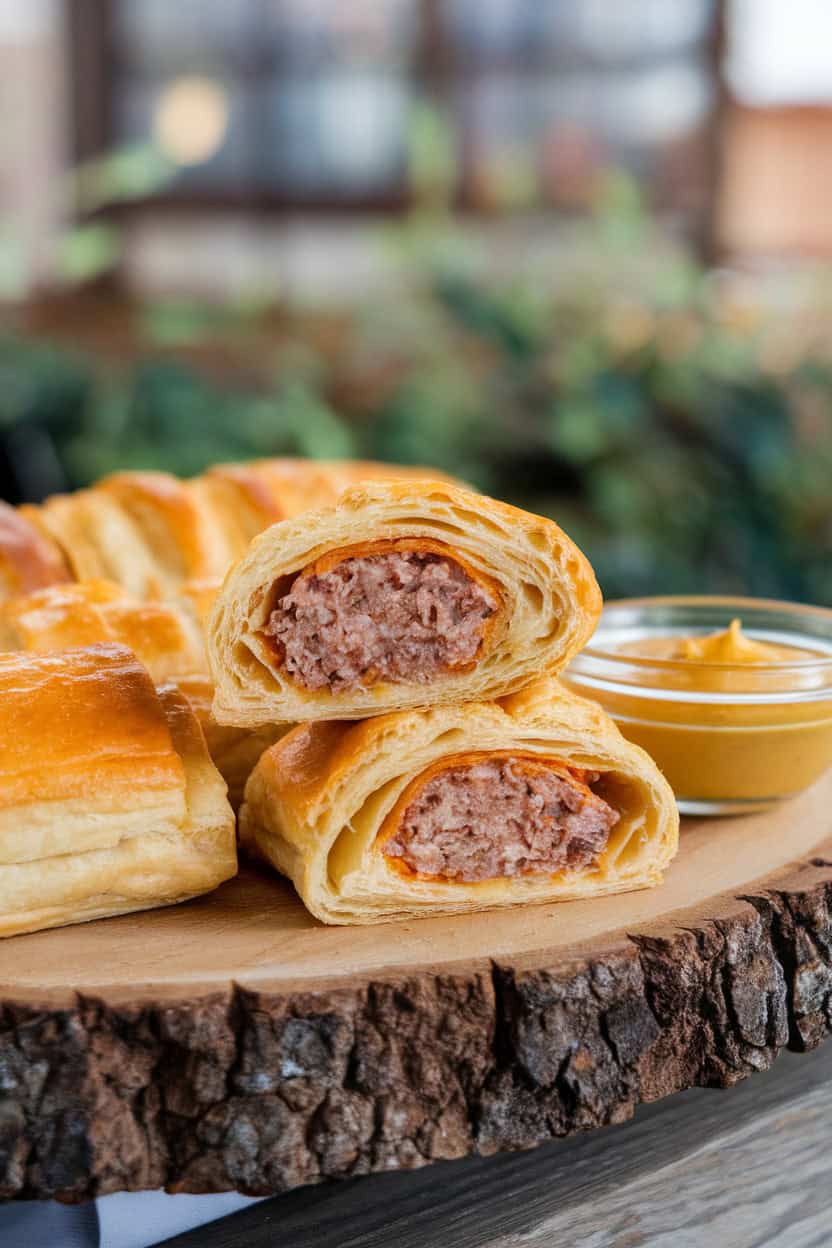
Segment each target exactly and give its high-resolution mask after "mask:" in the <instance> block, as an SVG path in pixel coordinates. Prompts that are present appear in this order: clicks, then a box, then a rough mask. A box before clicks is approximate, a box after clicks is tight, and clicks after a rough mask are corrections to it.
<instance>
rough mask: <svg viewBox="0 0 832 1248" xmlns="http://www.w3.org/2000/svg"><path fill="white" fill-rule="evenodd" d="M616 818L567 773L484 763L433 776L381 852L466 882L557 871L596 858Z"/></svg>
mask: <svg viewBox="0 0 832 1248" xmlns="http://www.w3.org/2000/svg"><path fill="white" fill-rule="evenodd" d="M618 818H619V815H618V812H617V811H615V810H613V808H612V807H611V806H609V805H608V804H607V803H606V802H605V801H604V800H603V798H601V797H599V796H598V795H597V794H596V793H593V792H592V791H591V790H590V789H589V788H588V787H587V786H586V785H585V784H582V783H581V782H580V781H578V780H573V779H572V778H571V777H569V773H568V772H566V773H563V774H560V773H558V772H557V771H554V770H544V769H543V768H542V767H540V766H534V767H528V766H524V765H523V763H522V761H520V760H518V759H511V758H509V759H501V760H498V759H493V760H484V761H482V762H477V763H470V764H467V765H461V766H459V767H449V768H448V769H447V770H446V771H442V772H440V773H439V774H438V775H436V776H434V777H433V779H431V780H429V781H428V782H427V783H426V784H425V785H424V787H423V788H422V789H420V790H419V792H418V794H417V796H416V797H415V798H414V800H413V801H412V802H411V803H410V805H409V806H408V807H407V809H406V810H405V812H404V815H403V817H402V819H401V822H400V824H399V827H398V830H397V831H396V833H395V834H394V835H393V837H391V839H390V840H388V841H386V842H385V844H384V852H385V854H387V855H389V856H390V857H392V858H399V859H401V861H402V862H403V863H405V864H406V865H407V866H408V867H410V869H411V870H412V871H416V872H418V873H420V874H422V875H432V876H442V877H443V878H445V879H450V880H459V881H462V882H465V883H474V882H476V881H477V880H493V879H499V878H501V877H505V876H516V875H532V874H552V873H554V872H558V871H563V870H578V869H580V868H582V867H588V866H590V865H591V864H592V863H594V862H595V861H596V859H597V858H598V855H599V854H600V853H601V851H602V850H603V849H604V847H605V846H606V843H607V840H608V837H609V834H610V829H611V828H612V827H613V826H614V825H615V824H616V823H617V822H618Z"/></svg>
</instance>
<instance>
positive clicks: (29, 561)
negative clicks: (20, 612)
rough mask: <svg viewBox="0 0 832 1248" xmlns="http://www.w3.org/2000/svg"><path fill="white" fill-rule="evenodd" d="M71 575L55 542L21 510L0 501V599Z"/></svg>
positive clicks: (65, 578)
mask: <svg viewBox="0 0 832 1248" xmlns="http://www.w3.org/2000/svg"><path fill="white" fill-rule="evenodd" d="M70 579H71V578H70V571H69V568H68V567H67V565H66V563H65V561H64V558H63V555H62V554H61V552H60V550H59V548H58V546H57V545H56V544H55V542H53V541H52V540H51V539H50V538H49V537H48V535H47V534H46V533H44V532H42V531H41V530H40V528H39V527H38V525H37V524H36V523H34V522H33V521H32V519H31V518H30V517H27V515H26V514H25V511H24V510H15V508H14V507H10V506H9V504H8V503H3V502H0V601H3V600H5V599H8V598H14V597H15V595H16V594H28V593H29V592H30V591H31V590H33V589H40V588H41V586H43V585H55V584H58V583H60V582H61V581H68V580H70Z"/></svg>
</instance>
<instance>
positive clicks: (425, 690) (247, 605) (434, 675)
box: [207, 481, 601, 726]
mask: <svg viewBox="0 0 832 1248" xmlns="http://www.w3.org/2000/svg"><path fill="white" fill-rule="evenodd" d="M600 609H601V595H600V591H599V589H598V585H597V583H596V581H595V577H594V575H593V572H592V569H591V567H590V566H589V564H588V562H587V561H586V559H585V558H584V556H583V555H582V554H581V552H580V551H579V550H578V548H577V547H576V546H575V545H574V544H573V543H572V542H571V541H570V540H569V538H568V537H567V536H566V534H565V533H564V532H563V531H562V530H561V529H560V528H558V526H557V525H556V524H555V523H554V522H553V521H551V520H546V519H543V518H542V517H540V516H533V515H530V514H528V513H527V512H524V511H519V510H518V509H517V508H516V507H510V506H508V505H506V504H505V503H500V502H497V501H495V500H494V499H491V498H486V497H484V496H482V495H480V494H474V493H472V492H470V491H468V490H465V489H463V488H462V487H460V486H456V485H453V484H446V483H444V482H438V481H418V482H413V483H410V482H396V481H387V482H379V483H377V484H372V485H366V486H360V487H357V488H354V489H351V490H348V491H347V492H346V493H344V494H343V495H342V496H341V498H340V499H339V500H338V502H337V503H336V504H335V506H333V507H330V508H327V509H323V510H320V511H315V512H306V513H305V514H303V515H302V516H299V517H296V518H295V519H291V520H285V521H283V522H282V523H280V524H277V525H274V526H273V527H272V528H271V529H268V530H267V531H266V532H265V533H263V534H261V535H260V537H258V538H255V540H254V542H253V543H252V545H251V547H250V548H249V550H248V552H247V554H246V555H245V557H244V558H243V559H242V560H241V561H240V562H239V563H238V564H237V565H236V566H235V567H234V568H233V569H232V571H231V572H230V573H229V575H228V577H227V578H226V581H225V584H224V586H223V589H222V590H221V592H220V594H219V595H218V598H217V601H216V604H215V606H214V610H213V613H212V615H211V617H210V621H209V624H208V634H207V643H208V658H209V663H210V666H211V672H212V675H213V679H214V685H215V688H216V695H215V701H214V715H215V717H216V719H217V720H218V722H220V723H230V724H239V725H249V726H251V725H256V724H263V723H269V722H275V721H289V722H301V721H304V720H310V719H356V718H361V717H363V716H366V715H376V714H380V713H382V712H384V711H389V710H403V709H405V708H406V707H413V706H424V705H426V704H427V703H429V702H430V703H434V704H445V703H451V702H460V701H466V700H467V701H470V700H474V699H483V698H493V697H497V696H500V695H503V694H506V693H509V692H511V691H512V690H514V689H518V688H521V687H522V686H523V685H525V684H528V683H529V681H530V680H532V679H534V678H535V677H536V676H538V675H541V674H543V673H547V672H554V671H558V670H559V669H560V668H561V667H563V666H564V665H565V664H566V663H567V662H568V661H569V659H570V658H571V657H572V656H573V655H574V654H575V653H576V652H577V651H578V650H580V649H581V647H582V646H583V645H584V644H585V643H586V641H587V640H588V639H589V637H590V636H591V634H592V631H593V629H594V628H595V624H596V622H597V619H598V615H599V612H600Z"/></svg>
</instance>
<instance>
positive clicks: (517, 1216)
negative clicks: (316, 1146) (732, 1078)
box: [165, 1044, 832, 1248]
mask: <svg viewBox="0 0 832 1248" xmlns="http://www.w3.org/2000/svg"><path fill="white" fill-rule="evenodd" d="M830 1179H832V1044H827V1045H825V1046H824V1047H822V1048H820V1049H818V1050H816V1051H815V1052H814V1053H811V1054H805V1055H799V1056H798V1055H794V1054H789V1053H787V1054H784V1055H783V1056H782V1057H780V1058H779V1059H778V1060H777V1062H776V1063H775V1064H774V1066H773V1067H772V1069H771V1070H769V1071H767V1072H766V1073H765V1074H760V1075H754V1076H753V1077H752V1078H751V1079H749V1080H747V1081H746V1082H745V1083H743V1084H740V1085H738V1086H737V1087H735V1088H731V1089H729V1090H725V1091H723V1090H706V1089H699V1088H697V1089H692V1090H690V1091H688V1092H681V1093H679V1094H678V1095H676V1096H673V1097H668V1098H667V1099H666V1100H664V1101H659V1102H657V1103H656V1104H653V1105H644V1106H641V1107H640V1108H639V1109H638V1110H637V1111H636V1115H635V1118H634V1119H633V1120H632V1121H631V1122H628V1123H624V1124H622V1125H620V1126H614V1127H603V1128H601V1129H599V1130H597V1131H593V1132H591V1133H588V1134H585V1135H582V1136H573V1137H572V1138H570V1139H564V1140H558V1141H554V1142H553V1143H550V1144H545V1145H543V1146H542V1147H540V1148H538V1149H535V1150H534V1151H532V1152H528V1153H514V1154H507V1155H502V1156H498V1157H489V1158H476V1159H474V1158H468V1159H466V1160H463V1161H458V1162H446V1163H442V1164H440V1165H437V1166H432V1167H429V1168H428V1169H424V1170H419V1171H416V1172H413V1173H410V1174H403V1173H399V1174H388V1175H373V1176H371V1177H369V1178H365V1179H358V1180H352V1181H349V1182H343V1183H327V1184H324V1185H323V1186H320V1187H314V1188H305V1189H301V1190H299V1191H295V1192H290V1193H288V1194H287V1195H285V1196H278V1197H276V1198H274V1199H272V1200H268V1201H264V1202H263V1203H262V1204H258V1205H252V1206H251V1207H250V1208H248V1209H246V1210H244V1211H242V1212H241V1213H237V1214H234V1215H233V1216H231V1217H229V1218H224V1219H222V1220H221V1221H219V1222H214V1223H211V1224H210V1225H208V1226H202V1227H200V1228H198V1229H196V1230H194V1231H191V1232H188V1233H187V1234H186V1235H180V1236H177V1237H176V1238H175V1239H171V1240H167V1241H165V1248H391V1245H395V1246H396V1248H521V1245H522V1248H560V1246H561V1245H562V1246H563V1248H702V1246H703V1245H715V1246H718V1248H829V1244H830V1243H832V1207H831V1206H832V1185H830Z"/></svg>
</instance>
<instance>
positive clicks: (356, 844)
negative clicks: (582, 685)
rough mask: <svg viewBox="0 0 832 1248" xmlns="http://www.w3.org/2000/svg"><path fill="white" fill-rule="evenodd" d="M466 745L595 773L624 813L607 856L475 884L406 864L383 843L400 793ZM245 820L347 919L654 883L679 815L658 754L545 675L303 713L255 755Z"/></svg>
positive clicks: (245, 837) (327, 907)
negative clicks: (491, 689) (374, 711)
mask: <svg viewBox="0 0 832 1248" xmlns="http://www.w3.org/2000/svg"><path fill="white" fill-rule="evenodd" d="M472 755H474V756H476V757H480V758H482V757H493V758H504V757H506V756H510V757H512V758H519V759H522V760H524V761H525V764H526V765H529V763H530V760H532V761H533V760H539V761H540V765H541V766H544V765H545V766H547V767H552V766H554V767H555V768H556V769H559V770H560V772H561V774H563V775H567V776H569V777H570V778H571V780H572V782H573V783H577V784H578V785H579V786H580V785H583V784H584V779H582V777H584V778H586V777H587V776H588V775H591V776H592V777H593V778H595V777H597V781H595V779H594V780H593V789H595V791H596V792H597V793H598V794H599V795H600V796H602V797H603V799H604V800H605V802H606V803H607V804H608V805H609V807H611V808H612V809H613V810H614V811H615V812H616V813H617V815H618V819H617V820H616V821H615V824H614V826H613V827H612V829H611V832H610V834H609V838H608V840H607V841H606V844H605V847H604V849H603V852H602V853H601V854H600V856H599V857H597V859H595V860H593V861H592V862H590V863H589V864H587V865H584V866H582V867H581V868H580V869H565V870H562V871H560V872H557V873H555V874H550V873H544V874H531V875H529V874H525V875H523V874H520V875H512V876H501V877H500V878H494V879H483V880H480V881H477V882H465V881H463V880H460V879H455V878H442V877H437V876H425V875H421V876H420V875H419V874H418V873H415V872H412V871H403V870H402V869H401V862H400V860H398V859H394V858H391V857H389V856H388V855H387V854H386V853H385V843H386V841H387V838H388V837H389V836H390V835H391V834H392V833H393V831H394V829H395V827H397V826H398V824H397V822H396V821H397V818H399V817H400V816H401V813H402V802H403V800H404V801H406V800H407V799H408V797H409V796H412V794H413V792H414V786H416V787H418V786H420V785H423V784H424V783H426V782H427V781H428V780H429V779H430V778H431V776H432V775H433V774H435V771H436V770H437V769H442V768H447V767H450V766H458V765H459V764H460V760H462V761H464V760H465V759H466V758H468V759H470V757H471V756H472ZM584 787H586V786H584ZM588 796H590V797H591V796H592V795H590V794H588ZM239 826H240V838H241V843H242V844H244V845H246V846H247V848H249V849H250V850H251V851H253V852H255V853H259V854H260V855H261V856H262V857H263V858H265V859H267V860H268V861H269V862H271V863H272V864H273V865H274V866H275V867H276V868H277V869H278V870H279V871H281V872H282V873H283V874H284V875H288V876H289V877H290V879H291V880H292V881H293V883H294V885H295V888H296V889H297V891H298V893H299V894H300V896H301V898H302V900H303V901H304V903H305V904H306V906H307V907H308V909H309V910H311V912H312V913H313V914H314V915H316V917H318V918H319V919H321V920H323V922H325V923H346V924H351V923H381V922H385V921H388V920H390V919H409V918H413V917H416V916H426V915H431V914H442V913H456V912H463V911H467V910H481V909H487V908H490V907H494V906H506V905H516V904H519V903H524V902H542V901H559V900H566V899H569V898H575V897H595V896H601V895H603V894H605V893H614V892H623V891H627V890H629V889H637V888H646V887H650V886H652V885H655V884H658V883H659V882H660V880H661V878H662V873H663V871H664V869H665V867H666V866H667V864H668V863H669V861H670V860H671V858H672V857H673V855H674V854H675V852H676V849H677V847H678V834H679V817H678V813H677V810H676V803H675V800H674V797H673V793H672V792H671V789H670V787H669V785H668V784H667V781H666V780H665V779H664V777H663V776H662V774H661V772H660V771H659V769H658V767H657V766H656V764H655V763H654V762H653V760H652V759H651V758H650V757H649V756H648V755H647V754H645V752H644V751H643V750H641V749H639V748H638V747H637V746H634V745H632V744H631V743H630V742H628V741H626V740H625V739H624V737H622V735H621V733H620V732H619V731H618V729H617V728H616V726H615V724H614V723H613V722H612V720H611V719H610V718H609V716H608V715H607V714H606V713H605V712H604V711H603V710H602V709H601V707H599V706H597V705H596V704H595V703H593V702H588V701H586V700H585V699H583V698H579V697H577V696H576V695H575V694H572V693H570V692H569V691H568V690H566V689H564V688H563V686H561V685H560V684H559V683H558V682H557V681H556V680H553V679H544V680H540V681H537V682H535V683H534V684H533V685H531V686H529V687H528V688H526V689H524V690H523V691H522V692H520V693H516V694H513V695H512V696H511V697H508V698H504V699H503V700H502V701H500V702H468V703H465V704H456V705H451V706H441V707H438V706H434V707H431V708H430V709H427V710H410V711H398V712H394V713H392V714H388V715H380V716H377V717H375V718H373V719H366V720H362V721H360V722H358V723H343V722H333V721H329V722H320V721H319V722H316V723H310V724H302V725H299V726H298V727H296V728H295V729H293V730H292V731H291V732H290V733H288V735H287V736H285V737H284V738H283V739H282V740H281V741H279V742H278V743H277V744H276V745H274V746H272V748H271V749H269V750H267V751H266V752H265V753H264V755H263V756H262V758H261V759H260V762H259V763H258V764H257V766H256V767H255V769H254V771H253V773H252V775H251V778H250V779H249V781H248V784H247V785H246V794H245V801H244V803H243V806H242V808H241V810H240V824H239Z"/></svg>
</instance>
